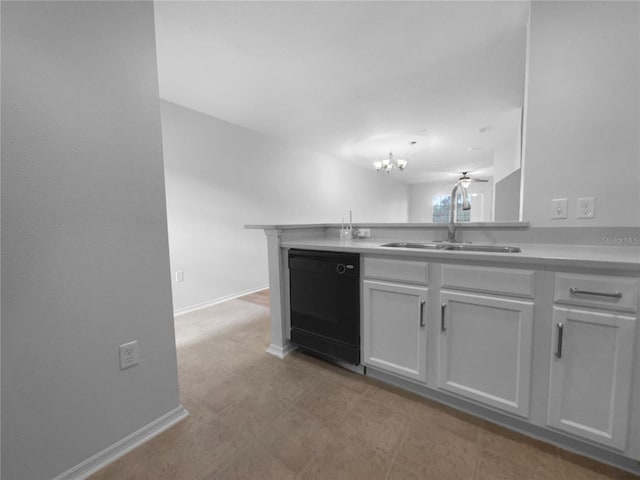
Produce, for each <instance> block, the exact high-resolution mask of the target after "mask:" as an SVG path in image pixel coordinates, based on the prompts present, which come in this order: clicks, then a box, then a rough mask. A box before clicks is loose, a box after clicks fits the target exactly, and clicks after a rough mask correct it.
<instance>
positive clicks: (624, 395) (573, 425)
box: [547, 297, 636, 450]
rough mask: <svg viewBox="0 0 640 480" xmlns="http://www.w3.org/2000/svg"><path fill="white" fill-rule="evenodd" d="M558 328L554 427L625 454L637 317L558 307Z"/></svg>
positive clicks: (551, 422)
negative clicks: (622, 451) (623, 451)
mask: <svg viewBox="0 0 640 480" xmlns="http://www.w3.org/2000/svg"><path fill="white" fill-rule="evenodd" d="M596 298H597V297H596ZM605 298H606V297H605ZM553 325H554V333H553V340H552V348H551V350H552V351H551V368H550V384H549V403H548V417H547V423H548V425H549V426H551V427H553V428H556V429H559V430H562V431H564V432H568V433H571V434H574V435H577V436H579V437H582V438H586V439H588V440H592V441H594V442H598V443H601V444H604V445H607V446H609V447H613V448H616V449H619V450H624V449H625V447H626V443H627V433H628V432H627V428H628V422H629V403H630V393H631V384H632V362H633V348H634V343H635V337H636V318H635V317H631V316H624V315H619V314H614V313H611V312H596V311H587V310H579V309H573V308H561V307H554V311H553Z"/></svg>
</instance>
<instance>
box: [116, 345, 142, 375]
mask: <svg viewBox="0 0 640 480" xmlns="http://www.w3.org/2000/svg"><path fill="white" fill-rule="evenodd" d="M119 352H120V370H124V369H125V368H129V367H133V366H134V365H137V364H138V341H137V340H134V341H133V342H129V343H123V344H122V345H120V347H119Z"/></svg>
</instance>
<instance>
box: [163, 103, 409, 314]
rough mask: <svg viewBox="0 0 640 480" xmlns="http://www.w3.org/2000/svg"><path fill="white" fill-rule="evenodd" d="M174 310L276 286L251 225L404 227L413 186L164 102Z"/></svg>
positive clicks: (263, 247) (263, 242)
mask: <svg viewBox="0 0 640 480" xmlns="http://www.w3.org/2000/svg"><path fill="white" fill-rule="evenodd" d="M162 131H163V144H164V158H165V164H166V181H167V208H168V219H169V245H170V248H171V263H172V271H174V272H175V271H176V270H182V271H184V278H185V280H184V282H181V283H175V281H174V284H173V292H174V297H173V298H174V307H175V308H176V309H177V310H178V311H180V310H182V309H185V308H189V307H193V306H196V305H200V304H206V303H208V302H212V301H215V300H216V299H221V298H226V297H228V296H232V295H237V294H238V293H241V292H244V291H248V290H252V289H256V288H260V287H264V286H266V285H267V284H268V276H267V254H266V238H265V236H264V233H263V232H262V231H257V230H245V229H244V225H246V224H268V223H276V224H282V223H315V222H331V223H336V222H340V220H341V218H342V217H347V218H348V211H349V209H351V210H352V211H353V218H354V222H358V221H360V222H364V221H367V222H404V221H407V215H408V186H407V185H406V184H403V183H401V182H399V181H397V180H394V179H393V178H392V177H390V176H389V175H384V174H380V173H376V172H375V170H374V168H373V167H372V168H371V169H370V170H367V169H363V168H360V167H357V166H354V165H351V164H348V163H345V162H342V161H338V160H336V159H334V158H331V157H328V156H325V155H321V154H319V153H315V152H312V151H309V150H306V149H303V148H299V147H296V146H293V145H289V144H286V143H284V142H282V141H280V140H278V139H275V138H273V137H269V136H266V135H263V134H259V133H257V132H254V131H252V130H248V129H246V128H242V127H239V126H237V125H233V124H230V123H227V122H224V121H222V120H219V119H216V118H213V117H210V116H207V115H204V114H202V113H198V112H195V111H193V110H189V109H187V108H184V107H181V106H178V105H175V104H173V103H169V102H165V101H163V102H162Z"/></svg>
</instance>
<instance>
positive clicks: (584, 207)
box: [576, 197, 596, 218]
mask: <svg viewBox="0 0 640 480" xmlns="http://www.w3.org/2000/svg"><path fill="white" fill-rule="evenodd" d="M595 216H596V199H595V197H582V198H579V199H578V201H577V202H576V218H594V217H595Z"/></svg>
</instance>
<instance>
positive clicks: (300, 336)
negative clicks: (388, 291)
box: [289, 250, 360, 365]
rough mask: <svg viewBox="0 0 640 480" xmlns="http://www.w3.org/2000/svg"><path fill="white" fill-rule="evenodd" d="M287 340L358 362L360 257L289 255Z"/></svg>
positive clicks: (292, 252) (311, 252) (297, 252)
mask: <svg viewBox="0 0 640 480" xmlns="http://www.w3.org/2000/svg"><path fill="white" fill-rule="evenodd" d="M289 276H290V278H289V279H290V282H289V285H290V299H291V300H290V302H291V303H290V305H291V340H292V341H293V342H294V343H297V344H298V345H300V346H302V347H304V348H306V349H308V350H311V351H315V352H317V353H320V354H323V355H327V356H330V357H334V358H337V359H340V360H344V361H346V362H349V363H352V364H355V365H358V364H359V363H360V257H359V255H358V254H347V253H337V252H320V251H314V250H290V251H289Z"/></svg>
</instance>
